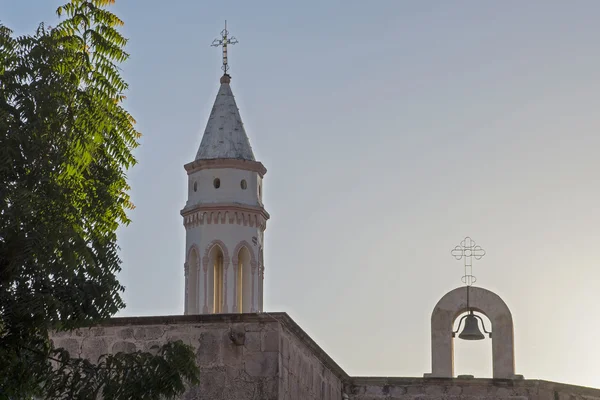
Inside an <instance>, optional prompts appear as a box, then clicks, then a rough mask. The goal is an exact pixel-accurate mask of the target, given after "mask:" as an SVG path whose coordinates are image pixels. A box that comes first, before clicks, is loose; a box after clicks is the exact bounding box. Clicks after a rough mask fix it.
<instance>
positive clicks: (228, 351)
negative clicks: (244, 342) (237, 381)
mask: <svg viewBox="0 0 600 400" xmlns="http://www.w3.org/2000/svg"><path fill="white" fill-rule="evenodd" d="M243 356H244V348H243V347H241V346H236V345H235V344H234V343H233V342H231V341H227V342H226V343H225V344H224V346H223V363H224V364H225V365H226V366H239V365H240V364H241V363H242V360H243Z"/></svg>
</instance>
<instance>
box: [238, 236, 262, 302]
mask: <svg viewBox="0 0 600 400" xmlns="http://www.w3.org/2000/svg"><path fill="white" fill-rule="evenodd" d="M233 268H234V269H233V272H234V285H233V287H234V292H233V293H234V295H233V304H234V306H233V312H254V311H255V310H256V296H255V295H256V293H255V292H256V291H257V290H259V289H258V282H257V279H256V276H257V262H256V256H255V254H254V250H253V249H252V246H251V245H250V243H248V242H247V241H245V240H242V241H241V242H239V243H238V244H237V246H235V250H234V251H233Z"/></svg>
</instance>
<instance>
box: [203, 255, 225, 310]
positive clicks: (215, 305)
mask: <svg viewBox="0 0 600 400" xmlns="http://www.w3.org/2000/svg"><path fill="white" fill-rule="evenodd" d="M207 272H208V285H207V286H208V287H207V289H208V293H207V297H208V301H209V304H208V306H209V307H208V309H209V310H211V311H212V312H213V313H215V314H216V313H221V312H223V278H224V276H223V250H222V249H221V247H220V246H219V245H214V246H213V248H212V249H211V250H210V252H209V253H208V271H207Z"/></svg>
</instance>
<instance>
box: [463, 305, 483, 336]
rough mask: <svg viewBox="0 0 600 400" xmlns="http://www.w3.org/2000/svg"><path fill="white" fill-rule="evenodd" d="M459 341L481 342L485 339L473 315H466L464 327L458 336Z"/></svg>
mask: <svg viewBox="0 0 600 400" xmlns="http://www.w3.org/2000/svg"><path fill="white" fill-rule="evenodd" d="M458 337H459V338H460V339H463V340H481V339H485V336H484V335H483V333H481V331H480V330H479V324H478V323H477V318H476V317H475V315H473V313H472V312H471V314H469V315H467V318H466V319H465V327H464V329H463V331H462V332H461V333H460V335H458Z"/></svg>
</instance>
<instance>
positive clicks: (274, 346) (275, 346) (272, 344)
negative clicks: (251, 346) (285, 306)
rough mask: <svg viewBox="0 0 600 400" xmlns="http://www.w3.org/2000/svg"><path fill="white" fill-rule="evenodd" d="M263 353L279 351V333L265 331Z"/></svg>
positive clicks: (263, 334) (263, 333)
mask: <svg viewBox="0 0 600 400" xmlns="http://www.w3.org/2000/svg"><path fill="white" fill-rule="evenodd" d="M261 336H262V344H261V350H262V351H279V332H278V331H265V332H262V334H261Z"/></svg>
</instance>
